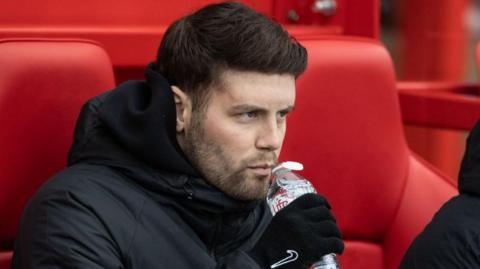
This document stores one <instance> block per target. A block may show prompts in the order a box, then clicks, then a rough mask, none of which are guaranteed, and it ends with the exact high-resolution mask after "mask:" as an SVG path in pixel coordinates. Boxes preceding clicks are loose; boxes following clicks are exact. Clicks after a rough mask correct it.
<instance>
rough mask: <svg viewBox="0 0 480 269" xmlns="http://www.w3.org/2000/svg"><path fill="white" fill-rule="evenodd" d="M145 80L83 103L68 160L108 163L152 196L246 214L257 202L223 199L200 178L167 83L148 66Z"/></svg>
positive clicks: (75, 162)
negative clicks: (181, 141)
mask: <svg viewBox="0 0 480 269" xmlns="http://www.w3.org/2000/svg"><path fill="white" fill-rule="evenodd" d="M145 76H146V81H128V82H125V83H123V84H121V85H119V86H118V87H117V88H116V89H114V90H112V91H109V92H106V93H103V94H101V95H99V96H97V97H95V98H93V99H92V100H90V101H89V102H87V103H86V104H85V105H84V107H83V108H82V111H81V113H80V116H79V119H78V121H77V126H76V129H75V134H74V141H73V145H72V147H71V149H70V154H69V160H68V164H69V166H70V165H74V164H77V163H82V162H86V163H90V164H100V165H107V166H110V167H114V168H115V169H116V170H117V171H121V172H122V173H123V174H124V175H126V176H127V177H128V178H130V179H132V180H134V181H135V182H136V183H138V184H140V185H141V186H143V187H144V188H145V189H146V190H148V191H149V192H152V193H153V194H161V195H164V196H168V197H172V198H174V199H177V198H179V199H178V201H180V202H179V203H181V204H182V206H186V207H188V208H190V209H191V208H195V209H196V210H202V211H206V212H211V213H225V212H246V211H250V210H252V209H253V208H254V207H256V206H257V205H258V203H259V202H260V201H251V202H243V201H239V200H235V199H233V198H230V197H228V196H227V195H225V194H224V193H223V192H221V191H220V190H218V189H217V188H216V187H213V186H212V185H210V184H209V183H207V182H206V181H205V180H204V179H202V177H201V175H200V173H199V172H198V171H197V170H196V169H195V168H194V167H193V166H192V165H191V164H190V163H189V161H188V159H187V158H186V157H185V155H184V153H183V151H182V150H181V148H180V146H179V145H178V142H177V139H176V130H175V124H176V110H175V103H174V99H173V95H172V91H171V89H170V84H169V83H168V81H167V80H166V79H165V78H164V77H163V76H162V75H161V74H160V73H158V72H157V71H155V69H154V65H153V64H150V65H149V66H148V67H147V68H146V70H145Z"/></svg>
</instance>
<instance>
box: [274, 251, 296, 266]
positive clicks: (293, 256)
mask: <svg viewBox="0 0 480 269" xmlns="http://www.w3.org/2000/svg"><path fill="white" fill-rule="evenodd" d="M287 253H288V257H286V258H284V259H281V260H279V261H278V262H276V263H274V264H272V265H271V266H270V268H272V269H273V268H277V267H279V266H282V265H284V264H287V263H290V262H293V261H295V260H297V259H298V252H296V251H295V250H291V249H288V250H287Z"/></svg>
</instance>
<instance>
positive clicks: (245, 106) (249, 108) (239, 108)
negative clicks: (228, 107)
mask: <svg viewBox="0 0 480 269" xmlns="http://www.w3.org/2000/svg"><path fill="white" fill-rule="evenodd" d="M294 108H295V106H293V105H289V106H288V107H286V108H284V109H280V110H279V111H282V112H291V111H292V110H293V109H294ZM232 110H233V111H254V110H256V111H266V110H267V109H265V108H263V107H260V106H256V105H248V104H242V105H236V106H233V107H232Z"/></svg>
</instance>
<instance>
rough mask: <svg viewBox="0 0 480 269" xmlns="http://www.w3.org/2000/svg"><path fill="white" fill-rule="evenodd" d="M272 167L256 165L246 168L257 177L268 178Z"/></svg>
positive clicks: (269, 165) (270, 165)
mask: <svg viewBox="0 0 480 269" xmlns="http://www.w3.org/2000/svg"><path fill="white" fill-rule="evenodd" d="M272 167H273V164H257V165H251V166H248V169H249V170H251V171H252V172H253V173H254V174H256V175H258V176H270V174H271V173H272Z"/></svg>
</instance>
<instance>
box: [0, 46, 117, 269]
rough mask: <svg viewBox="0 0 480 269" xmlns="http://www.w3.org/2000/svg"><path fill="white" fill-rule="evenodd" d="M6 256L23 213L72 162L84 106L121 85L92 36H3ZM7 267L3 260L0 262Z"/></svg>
mask: <svg viewBox="0 0 480 269" xmlns="http://www.w3.org/2000/svg"><path fill="white" fill-rule="evenodd" d="M0 70H2V71H1V72H0V123H1V127H0V128H1V129H2V130H1V132H0V149H1V150H0V219H1V221H0V254H1V255H0V258H2V259H5V257H6V256H7V255H8V254H5V253H1V252H2V251H8V250H11V248H12V245H13V240H14V237H15V234H16V229H17V225H18V221H19V218H20V215H21V213H22V210H23V208H24V206H25V204H26V202H27V201H28V199H29V198H30V196H31V195H32V194H33V192H35V190H36V189H37V188H38V187H39V186H40V185H41V184H42V182H44V181H45V180H46V179H48V178H49V177H50V176H51V175H52V174H54V173H55V172H57V171H59V170H61V169H62V168H64V167H65V165H66V159H67V153H68V149H69V146H70V144H71V142H72V135H73V128H74V124H75V121H76V118H77V116H78V113H79V111H80V108H81V106H82V104H83V103H84V102H85V101H86V100H88V99H89V98H91V97H93V96H95V95H97V94H98V93H100V92H102V91H105V90H108V89H111V88H113V87H114V84H115V83H114V77H113V69H112V65H111V62H110V59H109V57H108V55H107V54H106V52H105V51H104V50H103V49H102V48H101V47H100V46H99V45H97V44H96V43H93V42H90V41H86V40H61V39H45V40H41V39H33V40H29V39H17V40H15V39H4V40H0ZM0 264H1V263H0Z"/></svg>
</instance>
